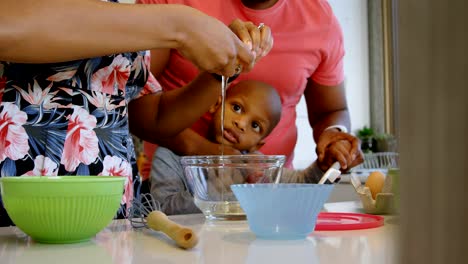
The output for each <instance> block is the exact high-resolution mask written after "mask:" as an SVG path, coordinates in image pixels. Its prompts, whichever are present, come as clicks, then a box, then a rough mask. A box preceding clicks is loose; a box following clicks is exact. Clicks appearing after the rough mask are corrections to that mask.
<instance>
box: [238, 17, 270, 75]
mask: <svg viewBox="0 0 468 264" xmlns="http://www.w3.org/2000/svg"><path fill="white" fill-rule="evenodd" d="M229 28H230V29H231V30H232V32H234V33H235V34H236V35H237V36H238V37H239V38H240V39H241V40H242V42H244V43H245V44H246V45H247V46H248V47H249V48H250V49H251V50H252V51H253V52H254V55H255V61H254V62H257V61H258V60H259V59H261V58H263V57H264V56H266V55H267V54H268V52H270V50H271V49H272V48H273V36H272V35H271V29H270V28H269V27H268V26H267V25H262V26H261V27H260V25H254V24H253V23H252V22H250V21H247V22H245V21H242V20H240V19H235V20H234V21H232V23H231V24H230V25H229ZM253 66H254V64H251V65H249V67H248V68H244V71H250V70H251V69H252V67H253Z"/></svg>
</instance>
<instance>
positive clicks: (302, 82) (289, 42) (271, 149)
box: [137, 0, 344, 167]
mask: <svg viewBox="0 0 468 264" xmlns="http://www.w3.org/2000/svg"><path fill="white" fill-rule="evenodd" d="M137 2H140V3H156V4H165V3H168V4H184V5H188V6H191V7H194V8H196V9H198V10H200V11H202V12H204V13H206V14H208V15H210V16H213V17H216V18H218V19H219V20H221V21H223V22H224V23H225V24H226V25H229V24H230V23H231V22H232V21H233V20H234V19H236V18H239V19H241V20H243V21H252V22H253V23H254V24H256V25H258V24H260V23H265V25H268V26H269V27H270V28H271V30H272V35H273V38H274V45H273V49H272V50H271V51H270V53H269V54H268V55H267V56H266V57H264V58H262V59H261V60H260V61H259V62H258V63H257V64H256V65H255V67H254V69H253V70H252V71H251V72H249V73H245V74H241V75H240V76H239V78H238V79H237V80H236V81H240V80H245V79H253V80H258V81H263V82H266V83H269V84H270V85H272V86H273V87H275V88H276V89H277V90H278V92H279V94H280V96H281V99H282V103H283V113H282V117H281V121H280V122H279V124H278V125H277V127H276V128H275V129H274V130H273V132H272V133H271V134H270V135H269V136H268V138H267V140H266V144H265V145H264V146H263V147H262V148H261V149H260V151H261V152H263V153H265V154H283V155H286V156H287V157H288V160H287V166H288V167H291V166H292V159H293V154H294V153H293V152H294V147H295V144H296V141H297V127H296V123H295V121H296V105H297V104H298V103H299V100H300V98H301V96H302V94H303V93H304V90H305V88H306V84H307V81H308V79H309V78H311V79H312V80H314V81H316V82H317V83H319V84H322V85H326V86H334V85H338V84H340V83H341V82H342V81H343V79H344V72H343V57H344V44H343V34H342V31H341V27H340V25H339V24H338V21H337V19H336V17H335V16H334V14H333V11H332V9H331V7H330V5H329V4H328V2H327V1H325V0H306V1H305V0H278V2H277V3H276V4H275V5H274V6H272V7H270V8H268V9H264V10H254V9H250V8H247V7H245V6H244V5H243V4H242V3H241V0H210V1H207V0H138V1H137ZM197 73H198V70H197V69H196V67H194V66H193V65H192V64H191V63H190V62H189V61H188V60H186V59H184V58H183V57H182V56H181V55H180V54H179V53H178V52H177V51H175V50H174V51H172V52H171V57H170V62H169V65H168V67H167V68H166V69H165V70H164V72H163V73H162V75H161V76H160V77H159V78H158V81H159V82H160V83H161V85H162V86H163V89H164V90H172V89H176V88H179V87H181V86H183V85H185V84H186V83H187V82H189V81H190V80H192V79H193V78H194V77H195V76H196V75H197ZM208 121H209V118H208V117H206V116H205V117H204V118H202V119H200V121H199V122H198V123H197V124H196V125H195V127H194V128H195V129H196V130H197V132H199V133H203V132H202V130H206V127H207V122H208ZM311 136H312V135H311ZM311 151H314V150H311ZM148 155H149V157H152V154H150V153H148Z"/></svg>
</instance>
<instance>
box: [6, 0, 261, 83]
mask: <svg viewBox="0 0 468 264" xmlns="http://www.w3.org/2000/svg"><path fill="white" fill-rule="evenodd" d="M0 25H1V26H0V60H4V61H11V62H24V63H48V62H60V61H69V60H75V59H83V58H90V57H96V56H104V55H108V54H113V53H121V52H130V51H139V50H147V49H155V48H174V49H177V50H179V51H180V52H181V54H183V55H184V56H185V57H186V58H187V59H189V60H190V61H192V62H193V63H194V64H195V65H196V66H198V67H199V68H201V69H202V70H207V71H210V72H216V73H218V74H224V75H227V76H232V75H234V73H235V68H236V66H237V65H238V64H245V65H246V66H247V65H250V64H251V63H252V62H253V60H254V56H253V54H252V52H251V51H250V50H249V49H248V48H247V45H245V44H243V43H242V41H240V40H239V38H238V37H237V36H236V35H235V34H234V33H232V31H231V30H229V28H228V27H226V26H225V25H224V24H223V23H222V22H221V21H219V20H217V19H215V18H213V17H210V16H208V15H206V14H204V13H202V12H200V11H198V10H196V9H194V8H191V7H188V6H183V5H133V4H115V3H110V2H103V1H100V0H80V1H76V0H41V1H36V0H21V1H17V0H2V1H0Z"/></svg>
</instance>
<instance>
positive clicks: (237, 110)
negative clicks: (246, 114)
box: [232, 104, 242, 113]
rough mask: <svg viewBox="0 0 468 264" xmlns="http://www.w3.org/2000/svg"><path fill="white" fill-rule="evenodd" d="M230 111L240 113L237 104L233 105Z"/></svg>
mask: <svg viewBox="0 0 468 264" xmlns="http://www.w3.org/2000/svg"><path fill="white" fill-rule="evenodd" d="M232 110H234V112H236V113H240V112H241V110H242V108H241V107H240V105H238V104H233V105H232Z"/></svg>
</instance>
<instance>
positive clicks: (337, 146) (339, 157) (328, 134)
mask: <svg viewBox="0 0 468 264" xmlns="http://www.w3.org/2000/svg"><path fill="white" fill-rule="evenodd" d="M317 155H318V161H317V162H318V166H319V168H320V169H321V170H322V171H326V170H327V169H328V168H329V167H330V166H331V165H332V164H333V163H334V162H335V161H338V162H339V163H340V165H341V170H342V171H347V170H349V169H350V168H352V167H354V166H356V165H359V164H361V163H362V162H363V161H364V157H363V155H362V151H361V149H360V147H359V139H357V138H356V137H354V136H353V135H350V134H347V133H343V132H338V131H334V130H326V131H324V132H323V133H322V135H320V138H319V142H318V144H317Z"/></svg>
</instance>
